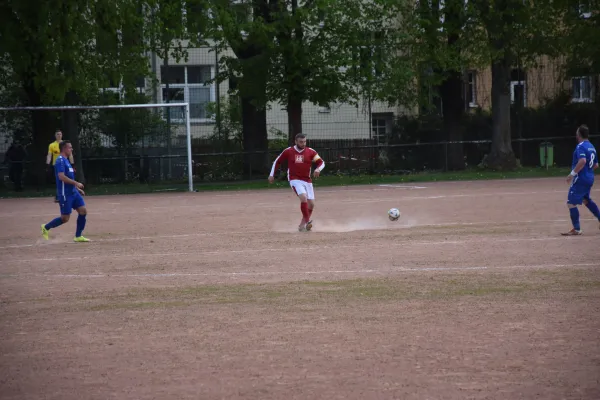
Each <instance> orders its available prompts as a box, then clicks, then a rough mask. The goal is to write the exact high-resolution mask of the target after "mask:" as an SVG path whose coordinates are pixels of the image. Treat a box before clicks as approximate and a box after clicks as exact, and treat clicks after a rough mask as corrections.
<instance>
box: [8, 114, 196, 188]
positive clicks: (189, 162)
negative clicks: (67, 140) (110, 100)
mask: <svg viewBox="0 0 600 400" xmlns="http://www.w3.org/2000/svg"><path fill="white" fill-rule="evenodd" d="M173 107H182V108H183V109H184V115H185V133H186V140H187V146H186V147H187V173H188V186H189V187H188V189H189V191H190V192H193V191H194V179H193V170H192V134H191V127H190V105H189V103H160V104H116V105H104V106H100V105H98V106H47V107H0V111H42V110H48V111H61V110H102V109H124V108H173Z"/></svg>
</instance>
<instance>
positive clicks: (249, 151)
mask: <svg viewBox="0 0 600 400" xmlns="http://www.w3.org/2000/svg"><path fill="white" fill-rule="evenodd" d="M241 103H242V131H243V146H244V177H245V178H247V179H251V178H258V177H263V178H264V177H265V176H266V175H267V174H268V162H269V160H268V158H269V153H268V148H269V143H268V140H267V110H266V109H265V108H263V109H258V108H257V107H256V106H255V105H254V104H253V103H252V98H251V97H246V96H241Z"/></svg>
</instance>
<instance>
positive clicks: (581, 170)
mask: <svg viewBox="0 0 600 400" xmlns="http://www.w3.org/2000/svg"><path fill="white" fill-rule="evenodd" d="M576 137H577V147H576V148H575V152H574V153H573V166H572V168H573V170H572V171H571V173H570V174H569V176H568V177H567V183H569V184H570V185H571V187H570V188H569V197H568V201H567V205H568V206H569V213H570V214H571V221H572V222H573V229H571V230H570V231H569V232H566V233H563V234H562V235H563V236H575V235H581V226H580V225H579V209H578V208H577V206H578V205H581V204H585V206H586V207H587V208H588V209H589V210H590V211H591V212H592V214H594V216H595V217H596V218H598V221H600V211H599V210H598V206H597V205H596V203H594V202H593V201H592V199H591V198H590V193H591V191H592V186H593V185H594V170H595V169H596V168H598V153H596V149H595V148H594V145H592V144H591V143H590V141H589V140H588V139H589V137H590V130H589V129H588V127H587V126H586V125H581V126H580V127H579V128H578V129H577V133H576Z"/></svg>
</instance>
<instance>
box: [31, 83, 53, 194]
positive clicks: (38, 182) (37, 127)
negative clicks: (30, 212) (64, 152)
mask: <svg viewBox="0 0 600 400" xmlns="http://www.w3.org/2000/svg"><path fill="white" fill-rule="evenodd" d="M23 89H24V91H25V93H26V96H27V104H28V105H29V106H31V107H39V106H41V105H42V102H41V94H40V93H39V92H38V91H37V90H36V89H35V87H33V85H26V86H25V87H24V88H23ZM58 121H59V119H58V117H57V113H56V112H53V111H47V110H36V111H31V129H32V132H33V135H32V140H33V142H32V146H31V148H30V151H29V152H28V153H29V160H30V161H31V163H30V164H29V167H28V168H27V175H26V180H27V181H28V182H29V183H30V184H32V185H34V186H37V187H38V188H41V187H44V186H46V185H47V184H48V183H49V182H47V177H48V175H47V174H46V168H47V166H46V156H47V155H48V145H49V144H50V143H52V142H53V141H54V130H55V129H56V128H57V127H58Z"/></svg>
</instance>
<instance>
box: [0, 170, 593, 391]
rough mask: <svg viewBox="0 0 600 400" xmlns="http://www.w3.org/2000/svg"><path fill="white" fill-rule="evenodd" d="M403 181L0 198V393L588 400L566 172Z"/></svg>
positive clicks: (588, 313) (582, 298) (588, 280)
mask: <svg viewBox="0 0 600 400" xmlns="http://www.w3.org/2000/svg"><path fill="white" fill-rule="evenodd" d="M415 185H416V186H411V185H408V184H399V185H394V184H391V185H373V186H353V187H343V188H319V187H318V183H317V185H316V203H317V205H316V209H315V212H314V215H313V219H314V222H315V226H314V230H313V231H312V232H308V233H299V232H297V229H296V228H297V225H298V223H299V220H300V217H301V215H300V209H299V204H298V201H297V200H296V199H295V196H294V194H293V192H292V191H291V190H269V191H248V192H227V193H224V192H222V193H186V194H181V193H178V194H174V193H171V194H153V195H129V196H104V197H103V196H98V197H88V198H86V203H87V207H88V212H89V214H88V224H87V227H86V231H85V232H84V234H85V236H86V237H88V238H90V239H91V240H92V241H93V242H91V243H77V244H76V243H72V242H71V240H72V238H73V234H74V231H75V218H73V219H72V220H71V221H70V222H69V224H68V225H66V226H62V227H59V228H58V229H55V230H52V231H51V232H50V236H51V240H50V241H44V240H43V239H42V238H41V236H40V234H39V230H40V225H41V224H42V223H44V222H48V221H50V220H51V219H52V218H54V217H56V216H57V213H58V206H57V205H56V204H54V203H53V202H52V198H43V199H39V198H38V199H10V200H0V223H1V226H2V228H3V229H2V230H1V232H0V301H1V303H0V304H1V313H0V318H1V319H0V323H1V325H0V339H1V343H0V350H1V360H2V361H1V365H0V398H1V399H3V400H8V399H27V400H33V399H60V400H69V399H78V400H82V399H119V400H122V399H221V398H222V399H261V400H262V399H345V400H348V399H392V398H397V399H503V400H505V399H532V398H540V399H544V400H550V399H598V398H600V381H599V379H600V378H599V377H600V230H599V227H598V222H597V221H595V220H594V219H593V217H592V215H591V213H589V212H588V210H587V209H586V208H585V207H580V212H581V217H582V229H583V231H584V235H583V236H580V237H561V236H560V235H559V233H560V232H563V231H566V230H568V229H570V220H569V214H568V211H567V207H566V197H567V188H568V186H567V184H566V183H565V182H564V179H563V178H551V179H524V180H504V181H477V182H460V183H459V182H438V183H429V182H428V183H423V184H415ZM592 197H593V198H594V197H595V198H596V199H598V200H600V190H598V189H597V188H595V189H594V190H593V192H592ZM392 207H396V208H399V209H400V211H401V212H402V216H401V218H400V220H399V221H397V222H391V221H389V220H388V218H387V213H386V212H387V210H388V209H389V208H392Z"/></svg>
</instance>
